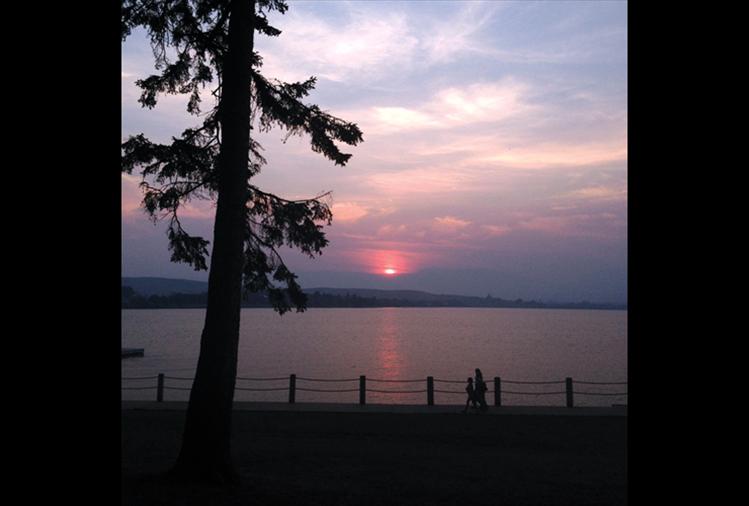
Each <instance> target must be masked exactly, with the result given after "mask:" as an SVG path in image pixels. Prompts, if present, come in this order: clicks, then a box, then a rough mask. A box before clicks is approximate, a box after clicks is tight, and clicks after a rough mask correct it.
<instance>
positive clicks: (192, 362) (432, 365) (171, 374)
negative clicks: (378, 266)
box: [122, 308, 627, 406]
mask: <svg viewBox="0 0 749 506" xmlns="http://www.w3.org/2000/svg"><path fill="white" fill-rule="evenodd" d="M204 316H205V310H204V309H157V310H148V309H142V310H139V309H130V310H122V346H123V347H127V348H144V349H145V356H144V357H142V358H129V359H124V360H122V377H123V378H147V379H123V382H122V386H123V387H125V388H127V389H123V391H122V398H123V399H127V400H130V399H149V400H150V399H155V398H156V390H155V389H154V388H152V387H154V386H155V385H156V379H155V378H154V376H156V375H157V374H159V373H164V374H165V376H166V381H165V386H166V387H167V389H166V390H165V393H164V398H165V400H187V398H188V393H189V392H188V391H187V390H179V389H180V388H184V389H189V387H190V386H191V381H190V380H189V379H188V380H184V379H181V378H192V377H193V375H194V372H195V366H196V364H197V359H198V351H199V348H200V333H201V330H202V328H203V319H204ZM476 367H478V368H480V369H481V370H482V372H483V375H484V379H485V381H486V382H487V385H488V386H489V389H490V390H494V388H493V387H494V384H493V378H494V377H495V376H498V377H500V378H501V381H502V387H501V391H502V404H503V405H539V406H542V405H560V406H563V405H565V395H564V393H563V392H564V390H565V385H564V379H565V378H566V377H572V378H573V380H574V381H575V385H574V389H575V405H576V406H608V405H611V404H626V402H627V397H626V396H621V395H616V396H612V395H606V396H599V395H587V394H590V393H607V394H615V393H617V394H618V393H621V392H626V391H627V385H596V384H587V383H579V382H594V383H597V382H626V381H627V312H626V311H604V310H590V311H588V310H565V309H548V310H547V309H496V308H366V309H349V308H340V309H328V308H312V309H309V310H307V311H306V312H304V313H287V314H285V315H284V316H279V315H278V314H277V313H275V312H273V311H272V310H270V309H242V324H241V336H240V342H239V364H238V374H237V375H238V377H240V378H280V379H277V380H272V381H249V380H244V379H240V380H238V381H237V387H238V388H261V389H275V388H278V389H281V390H278V391H273V390H266V391H247V390H237V392H236V394H235V399H236V400H238V401H283V402H285V401H287V400H288V385H289V379H288V377H289V375H290V374H292V373H294V374H296V375H297V392H296V400H297V402H342V403H357V402H358V400H359V394H358V388H359V376H360V375H366V376H367V388H368V389H372V390H382V391H386V390H389V391H394V390H403V391H409V390H413V391H419V392H418V393H382V392H367V402H368V403H397V404H425V403H426V393H425V392H422V391H424V390H426V377H427V376H433V377H434V378H435V389H436V390H437V391H436V392H435V403H436V404H462V403H463V402H465V393H464V390H463V389H464V387H465V381H466V379H467V378H468V377H469V376H472V375H473V371H474V369H475V368H476ZM319 379H321V380H333V379H335V380H351V381H344V382H330V381H325V382H322V381H310V380H319ZM376 380H379V381H376ZM393 380H409V381H410V380H414V382H409V383H394V382H392V381H393ZM416 380H418V381H416ZM453 381H454V382H455V383H451V382H453ZM546 381H555V382H560V383H553V384H525V383H515V382H546ZM131 388H132V390H130V389H131ZM137 388H148V389H143V390H136V389H137ZM302 389H304V390H302ZM309 390H355V391H352V392H314V391H309ZM449 392H458V393H457V394H454V393H449ZM487 401H488V402H489V404H492V402H493V394H492V393H489V394H487Z"/></svg>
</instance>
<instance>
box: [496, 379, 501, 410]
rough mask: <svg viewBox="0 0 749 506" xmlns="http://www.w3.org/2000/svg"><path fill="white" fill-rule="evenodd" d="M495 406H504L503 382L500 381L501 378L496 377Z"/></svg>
mask: <svg viewBox="0 0 749 506" xmlns="http://www.w3.org/2000/svg"><path fill="white" fill-rule="evenodd" d="M494 405H495V406H501V405H502V380H500V379H499V376H495V377H494Z"/></svg>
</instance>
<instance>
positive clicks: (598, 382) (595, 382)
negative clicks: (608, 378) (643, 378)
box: [573, 380, 627, 385]
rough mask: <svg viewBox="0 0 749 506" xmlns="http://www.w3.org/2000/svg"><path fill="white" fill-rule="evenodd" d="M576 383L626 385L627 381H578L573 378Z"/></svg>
mask: <svg viewBox="0 0 749 506" xmlns="http://www.w3.org/2000/svg"><path fill="white" fill-rule="evenodd" d="M573 381H574V382H575V383H580V384H581V385H626V384H627V382H626V381H619V382H603V381H578V380H573Z"/></svg>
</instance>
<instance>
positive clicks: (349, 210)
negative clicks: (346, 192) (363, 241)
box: [331, 202, 369, 223]
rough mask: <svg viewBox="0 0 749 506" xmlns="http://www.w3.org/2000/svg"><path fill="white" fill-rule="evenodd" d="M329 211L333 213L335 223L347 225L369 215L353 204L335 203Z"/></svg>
mask: <svg viewBox="0 0 749 506" xmlns="http://www.w3.org/2000/svg"><path fill="white" fill-rule="evenodd" d="M331 210H332V211H333V219H334V220H335V221H343V222H348V223H353V222H356V221H358V220H360V219H361V218H363V217H364V216H366V215H367V214H369V212H368V211H367V209H366V208H364V207H362V206H360V205H359V204H356V203H354V202H337V203H335V204H333V207H332V209H331Z"/></svg>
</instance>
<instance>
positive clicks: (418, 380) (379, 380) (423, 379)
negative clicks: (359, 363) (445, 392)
mask: <svg viewBox="0 0 749 506" xmlns="http://www.w3.org/2000/svg"><path fill="white" fill-rule="evenodd" d="M426 380H427V379H426V378H422V379H415V380H386V379H375V378H367V381H375V382H377V383H421V382H423V381H426Z"/></svg>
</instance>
